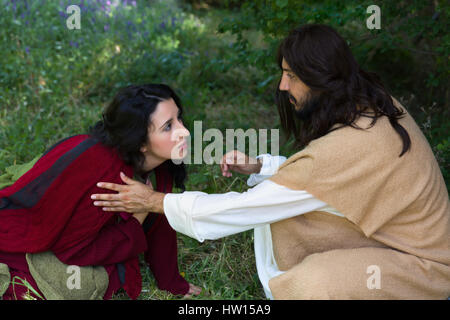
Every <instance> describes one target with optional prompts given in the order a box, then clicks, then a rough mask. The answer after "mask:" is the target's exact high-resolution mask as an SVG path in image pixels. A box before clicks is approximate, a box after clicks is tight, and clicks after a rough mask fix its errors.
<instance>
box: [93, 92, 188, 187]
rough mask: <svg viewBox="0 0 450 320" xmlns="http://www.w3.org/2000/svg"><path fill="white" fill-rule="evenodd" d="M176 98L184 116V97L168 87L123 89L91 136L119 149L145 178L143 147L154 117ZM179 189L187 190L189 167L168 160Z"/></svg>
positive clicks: (95, 126)
mask: <svg viewBox="0 0 450 320" xmlns="http://www.w3.org/2000/svg"><path fill="white" fill-rule="evenodd" d="M170 98H172V99H173V100H174V101H175V104H176V105H177V107H178V109H179V110H180V113H179V115H180V117H182V114H183V107H182V105H181V100H180V98H179V97H178V96H177V95H176V94H175V92H174V91H173V90H172V89H171V88H170V87H169V86H167V85H164V84H144V85H131V86H128V87H126V88H123V89H122V90H120V91H119V92H118V93H117V94H116V96H115V97H114V98H113V100H112V102H111V103H110V104H109V105H108V107H107V108H106V109H105V111H104V112H103V115H102V120H100V121H98V122H97V123H96V124H95V125H94V126H93V127H91V128H90V129H89V134H90V135H91V136H92V137H93V138H95V139H97V140H98V141H100V142H101V143H102V144H103V145H105V146H107V147H111V148H114V149H116V150H117V151H118V152H119V154H120V156H121V158H122V160H123V161H124V162H125V163H126V164H127V165H130V166H132V167H133V168H134V170H135V171H136V173H137V174H139V175H144V174H146V172H144V171H143V169H142V168H143V164H144V159H145V158H144V155H143V154H142V152H141V151H140V149H141V147H142V146H143V145H144V144H145V143H147V142H148V141H147V140H148V136H147V131H148V127H149V125H150V121H151V120H150V117H151V115H152V113H153V112H154V111H155V110H156V107H157V106H158V103H159V102H161V101H164V100H168V99H170ZM166 163H167V165H168V168H169V171H170V172H171V174H172V175H173V178H174V183H175V186H176V187H177V188H180V189H182V190H183V191H184V190H185V186H184V181H185V179H186V176H187V174H186V168H185V165H184V163H181V164H179V165H176V164H175V163H173V161H172V160H170V159H169V160H167V161H166Z"/></svg>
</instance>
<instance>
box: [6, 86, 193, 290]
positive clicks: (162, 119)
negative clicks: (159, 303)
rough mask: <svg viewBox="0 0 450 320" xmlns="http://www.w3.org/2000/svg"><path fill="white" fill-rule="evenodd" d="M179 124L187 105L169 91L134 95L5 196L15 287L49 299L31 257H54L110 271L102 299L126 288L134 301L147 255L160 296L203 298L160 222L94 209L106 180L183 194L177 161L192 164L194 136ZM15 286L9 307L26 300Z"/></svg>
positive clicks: (133, 90)
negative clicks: (189, 141)
mask: <svg viewBox="0 0 450 320" xmlns="http://www.w3.org/2000/svg"><path fill="white" fill-rule="evenodd" d="M181 116H182V106H181V103H180V99H179V98H178V96H177V95H176V94H175V93H174V92H173V91H172V89H170V88H169V87H168V86H166V85H162V84H149V85H140V86H129V87H127V88H125V89H123V90H122V91H120V92H119V93H118V94H117V95H116V96H115V98H114V99H113V101H112V102H111V104H110V105H109V106H108V107H107V109H106V111H105V112H104V114H103V120H101V121H99V122H98V123H97V124H96V125H95V126H94V127H93V128H91V129H90V133H89V135H77V136H74V137H70V138H67V139H65V140H63V141H61V142H59V143H58V144H56V145H55V146H53V147H52V148H50V149H49V150H48V151H47V152H46V153H45V154H44V155H43V156H42V157H41V158H40V159H39V160H38V161H37V163H36V164H35V165H34V166H33V168H32V169H31V170H29V171H28V172H27V173H25V174H24V175H23V176H22V177H21V178H20V179H19V180H17V181H16V182H15V183H14V184H13V185H12V186H10V187H7V188H5V189H3V190H0V265H1V264H3V266H4V265H7V266H8V269H9V273H10V278H11V280H17V279H18V278H20V279H23V280H26V281H27V282H28V283H29V284H30V285H31V286H32V287H33V289H34V290H36V293H37V294H38V295H41V296H42V292H41V291H40V289H41V288H40V287H39V286H38V284H37V283H36V281H35V280H36V279H34V278H33V276H32V274H31V273H30V259H29V256H27V254H28V255H30V254H37V253H40V252H52V253H53V254H54V256H56V258H57V260H59V261H60V262H62V263H64V264H66V265H76V266H103V267H104V269H105V270H106V272H107V274H108V284H107V289H106V292H105V294H104V296H103V298H104V299H109V298H111V296H112V294H113V293H115V292H117V291H118V290H119V289H120V288H123V289H125V291H126V292H127V294H128V295H129V296H130V297H131V298H132V299H135V298H137V297H138V295H139V293H140V291H141V285H142V283H141V282H142V280H141V275H140V268H139V260H138V255H139V254H140V253H142V252H145V261H146V263H147V264H148V266H149V267H150V269H151V271H152V273H153V275H154V276H155V279H156V281H157V284H158V287H159V288H160V289H162V290H167V291H169V292H171V293H173V294H176V295H180V294H181V295H185V297H187V296H189V295H192V294H199V293H200V291H201V290H200V288H199V287H196V286H194V285H192V284H190V283H188V282H187V281H186V280H185V279H184V278H183V277H182V276H181V275H180V273H179V271H178V265H177V243H176V233H175V231H174V230H173V229H171V228H170V226H169V224H168V222H167V219H166V218H165V217H164V216H163V215H159V214H156V213H149V212H139V213H135V214H127V213H120V214H111V213H106V212H104V211H102V210H101V209H100V210H99V209H98V208H96V207H94V206H93V205H92V204H91V202H90V195H91V194H92V193H93V191H95V190H98V188H97V186H96V183H97V181H99V178H101V179H105V178H109V179H112V180H115V181H116V182H119V181H120V178H119V173H121V174H123V173H125V174H127V175H134V176H135V178H136V179H138V180H142V181H146V180H147V181H150V180H151V175H152V174H153V176H154V178H156V189H157V190H160V191H164V192H171V191H172V184H173V182H174V183H175V186H176V187H178V188H181V189H183V190H184V184H183V181H184V179H185V178H186V171H185V168H184V165H183V164H180V165H175V164H174V162H173V161H172V160H171V159H182V158H183V157H184V156H185V154H186V142H185V137H186V136H188V135H189V132H188V130H186V128H185V127H184V126H183V123H182V118H181ZM148 183H150V182H148ZM55 277H56V276H55ZM14 282H17V281H11V284H10V285H9V287H8V288H7V290H6V292H5V293H4V295H3V299H16V298H17V299H20V298H22V297H23V294H24V293H25V292H26V291H27V288H26V287H24V286H20V285H14ZM0 285H1V284H0ZM0 287H1V286H0ZM32 296H33V294H32ZM35 296H37V295H35Z"/></svg>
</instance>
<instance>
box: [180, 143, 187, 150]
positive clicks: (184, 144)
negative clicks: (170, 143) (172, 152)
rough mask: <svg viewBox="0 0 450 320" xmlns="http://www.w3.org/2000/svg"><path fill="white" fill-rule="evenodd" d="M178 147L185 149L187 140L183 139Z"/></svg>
mask: <svg viewBox="0 0 450 320" xmlns="http://www.w3.org/2000/svg"><path fill="white" fill-rule="evenodd" d="M178 149H181V150H184V149H187V142H186V141H184V142H183V143H181V144H180V146H179V147H178Z"/></svg>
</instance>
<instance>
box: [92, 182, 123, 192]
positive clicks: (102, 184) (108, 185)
mask: <svg viewBox="0 0 450 320" xmlns="http://www.w3.org/2000/svg"><path fill="white" fill-rule="evenodd" d="M97 187H99V188H103V189H108V190H112V191H117V192H120V191H122V190H123V185H122V184H115V183H109V182H99V183H97Z"/></svg>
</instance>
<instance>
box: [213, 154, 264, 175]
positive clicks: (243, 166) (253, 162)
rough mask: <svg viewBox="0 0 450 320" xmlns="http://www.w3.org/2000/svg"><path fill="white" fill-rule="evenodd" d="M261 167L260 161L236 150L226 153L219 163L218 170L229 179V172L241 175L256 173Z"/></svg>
mask: <svg viewBox="0 0 450 320" xmlns="http://www.w3.org/2000/svg"><path fill="white" fill-rule="evenodd" d="M261 166H262V162H261V160H260V159H254V158H251V157H249V156H247V155H246V154H244V153H242V152H240V151H237V150H233V151H230V152H228V153H226V154H225V155H224V156H223V157H222V159H221V161H220V169H221V170H222V175H223V176H225V177H231V171H235V172H238V173H243V174H252V173H258V172H259V171H261Z"/></svg>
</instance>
